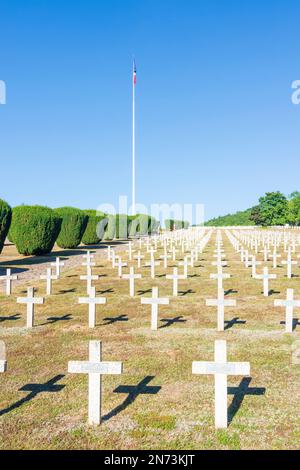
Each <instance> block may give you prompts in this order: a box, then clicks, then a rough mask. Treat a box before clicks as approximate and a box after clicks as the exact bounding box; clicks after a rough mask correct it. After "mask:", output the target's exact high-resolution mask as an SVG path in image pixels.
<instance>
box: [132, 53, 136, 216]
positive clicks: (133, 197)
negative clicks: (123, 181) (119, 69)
mask: <svg viewBox="0 0 300 470" xmlns="http://www.w3.org/2000/svg"><path fill="white" fill-rule="evenodd" d="M135 85H136V70H135V62H134V61H133V76H132V215H135Z"/></svg>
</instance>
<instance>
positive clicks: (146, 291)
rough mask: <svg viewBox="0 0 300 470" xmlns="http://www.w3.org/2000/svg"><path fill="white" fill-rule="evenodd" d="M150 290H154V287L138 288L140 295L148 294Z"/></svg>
mask: <svg viewBox="0 0 300 470" xmlns="http://www.w3.org/2000/svg"><path fill="white" fill-rule="evenodd" d="M149 292H152V289H146V290H138V291H137V293H138V295H144V294H148V293H149Z"/></svg>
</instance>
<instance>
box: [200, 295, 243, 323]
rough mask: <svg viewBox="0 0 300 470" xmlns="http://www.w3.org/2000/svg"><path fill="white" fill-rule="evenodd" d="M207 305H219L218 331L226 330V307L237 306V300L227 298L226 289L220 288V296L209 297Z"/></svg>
mask: <svg viewBox="0 0 300 470" xmlns="http://www.w3.org/2000/svg"><path fill="white" fill-rule="evenodd" d="M206 305H207V306H208V307H218V331H224V308H225V307H235V306H236V300H231V299H228V300H225V298H224V289H218V298H217V299H207V300H206Z"/></svg>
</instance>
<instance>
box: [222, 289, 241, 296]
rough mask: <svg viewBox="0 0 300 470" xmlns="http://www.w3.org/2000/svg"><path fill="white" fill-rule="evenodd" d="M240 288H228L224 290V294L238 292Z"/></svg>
mask: <svg viewBox="0 0 300 470" xmlns="http://www.w3.org/2000/svg"><path fill="white" fill-rule="evenodd" d="M237 293H238V290H235V289H227V290H225V291H224V295H229V294H237Z"/></svg>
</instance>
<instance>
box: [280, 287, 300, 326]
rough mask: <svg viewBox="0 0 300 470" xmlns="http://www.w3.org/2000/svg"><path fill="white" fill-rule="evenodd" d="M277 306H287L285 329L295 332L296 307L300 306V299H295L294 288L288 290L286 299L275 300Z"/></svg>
mask: <svg viewBox="0 0 300 470" xmlns="http://www.w3.org/2000/svg"><path fill="white" fill-rule="evenodd" d="M274 306H275V307H285V331H286V332H287V333H293V316H294V308H295V307H296V308H298V307H300V300H294V289H287V290H286V300H274Z"/></svg>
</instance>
